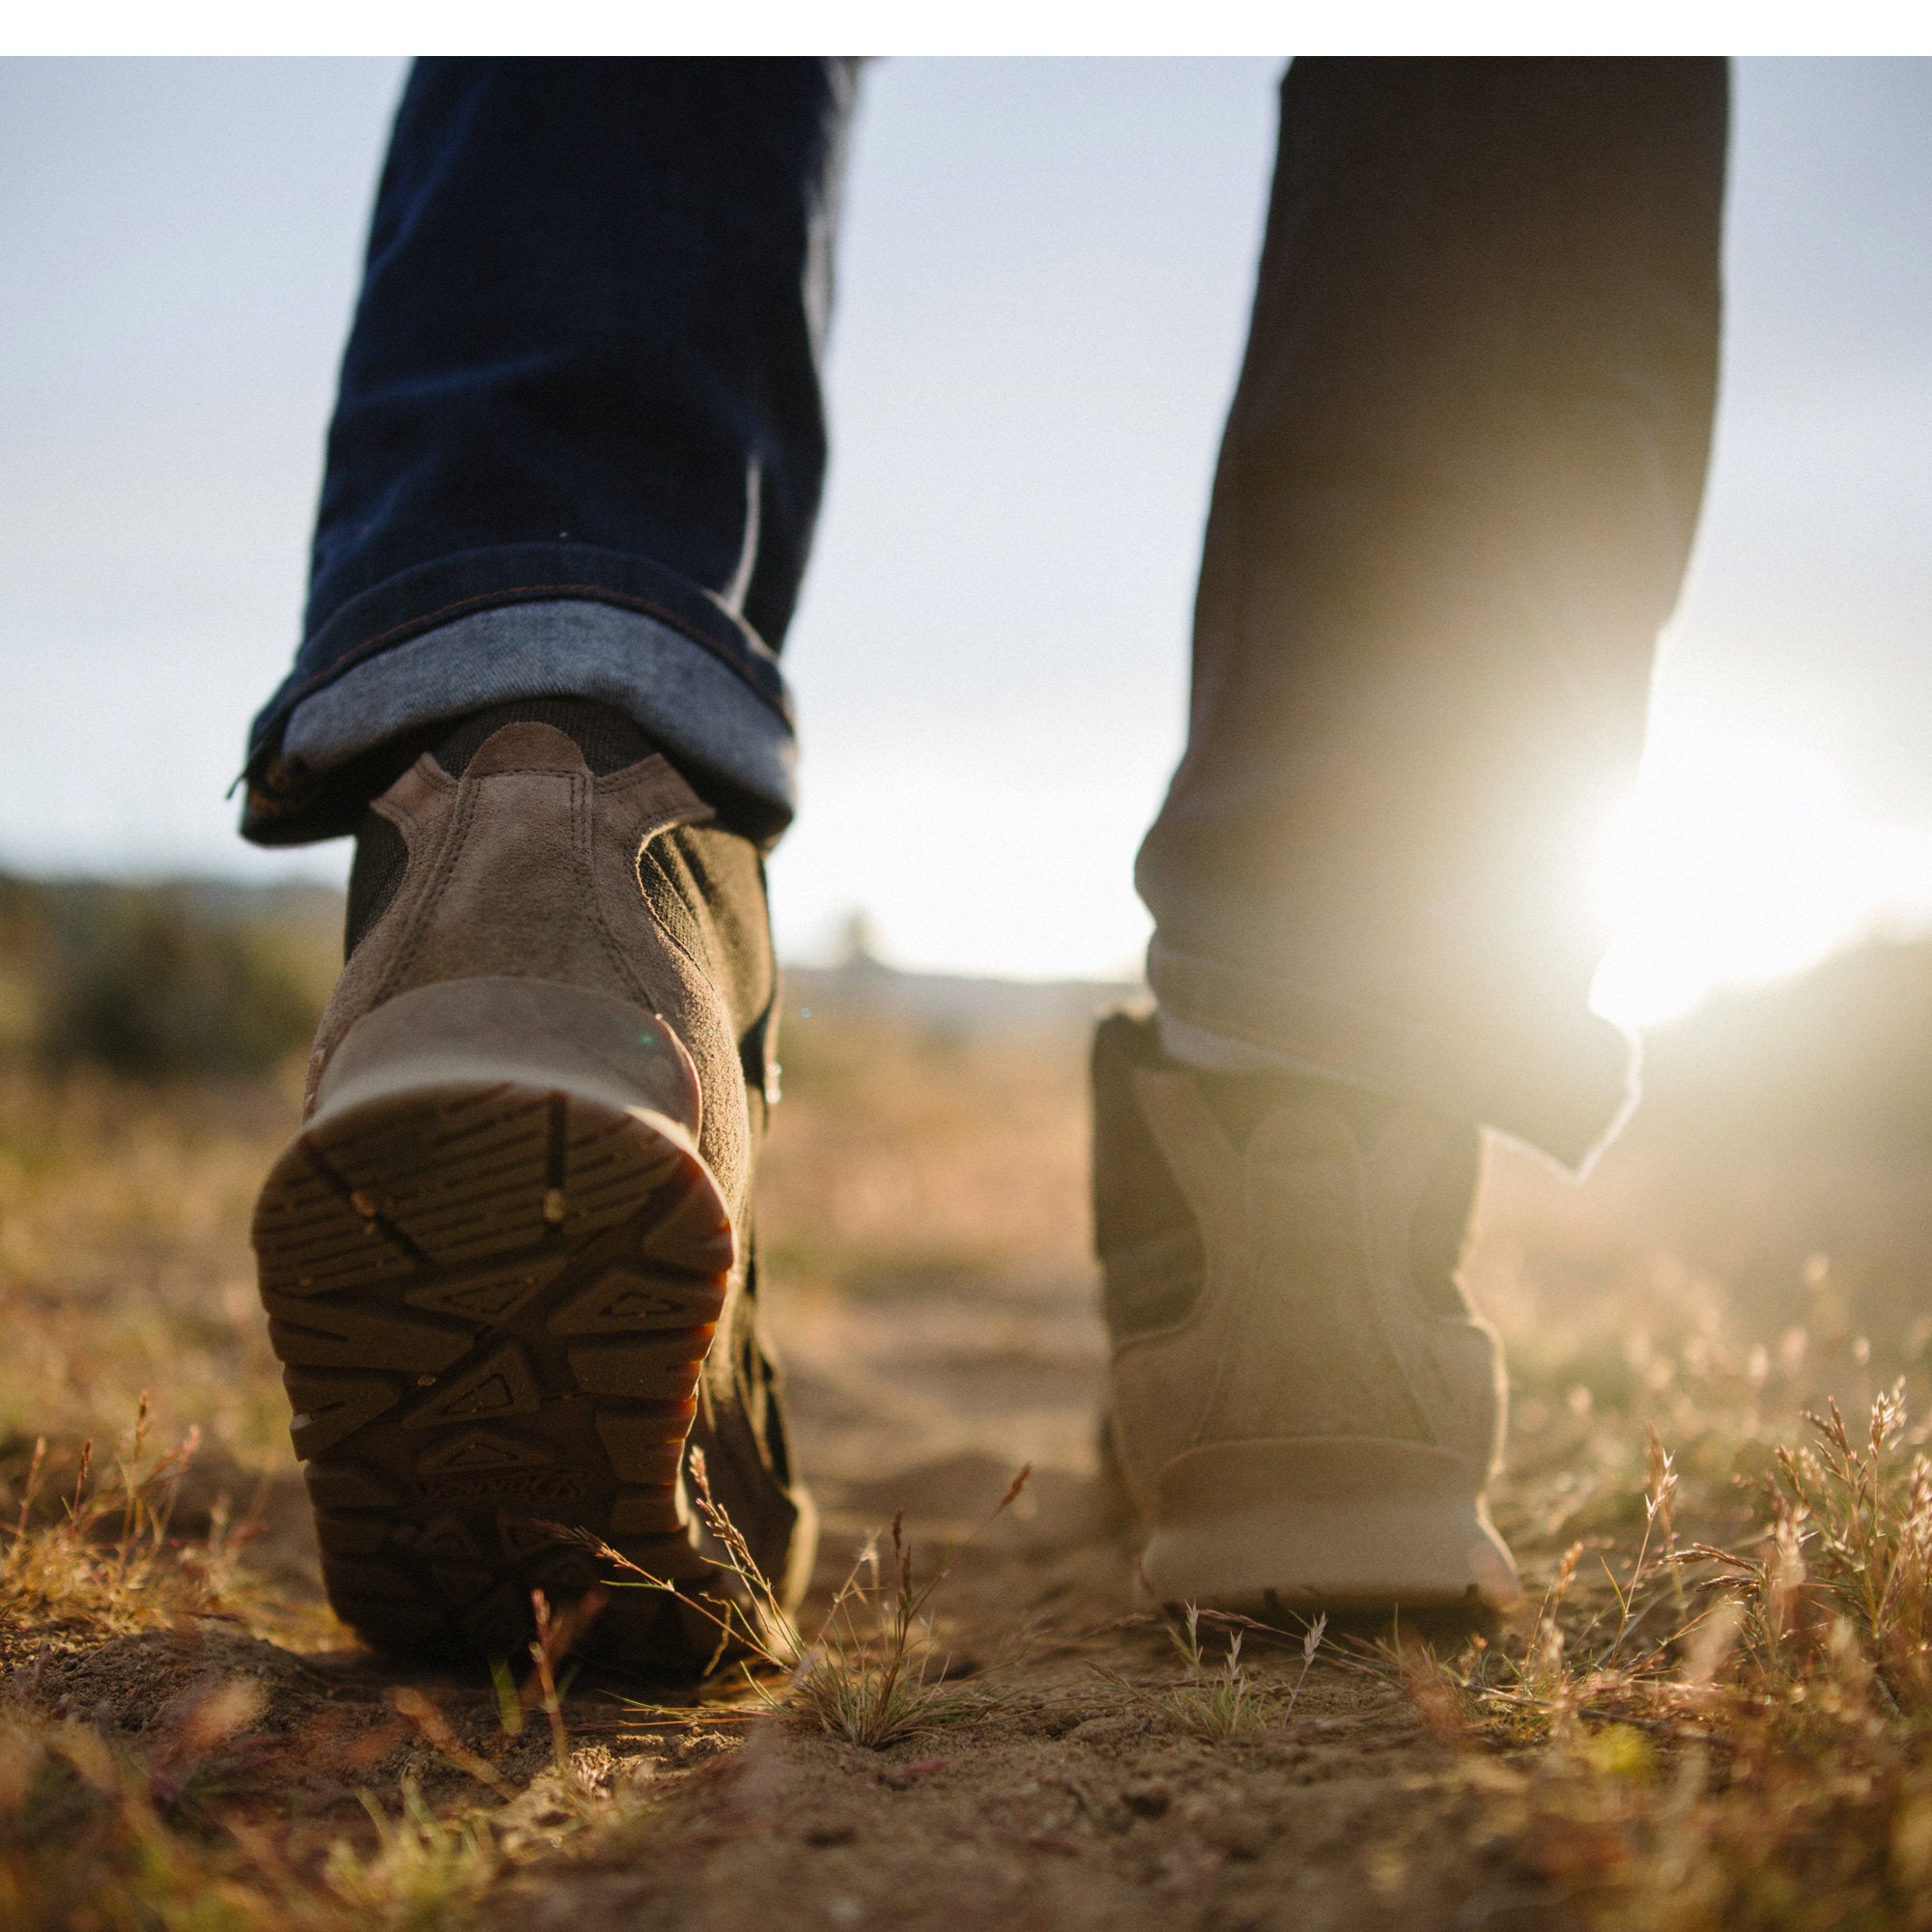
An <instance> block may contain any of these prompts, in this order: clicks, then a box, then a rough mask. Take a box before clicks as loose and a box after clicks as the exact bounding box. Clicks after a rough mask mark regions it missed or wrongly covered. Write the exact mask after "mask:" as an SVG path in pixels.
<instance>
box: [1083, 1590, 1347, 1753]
mask: <svg viewBox="0 0 1932 1932" xmlns="http://www.w3.org/2000/svg"><path fill="white" fill-rule="evenodd" d="M1203 1616H1204V1613H1203V1611H1202V1609H1201V1607H1200V1605H1197V1604H1189V1605H1187V1608H1186V1611H1185V1614H1184V1615H1183V1616H1182V1618H1181V1620H1180V1621H1179V1623H1176V1622H1174V1621H1172V1620H1171V1619H1170V1620H1169V1621H1168V1624H1167V1635H1168V1641H1169V1642H1171V1643H1172V1644H1173V1645H1174V1648H1175V1652H1176V1654H1177V1655H1178V1656H1179V1659H1180V1662H1181V1665H1182V1667H1183V1669H1184V1670H1185V1672H1186V1675H1185V1676H1184V1677H1182V1679H1181V1680H1180V1682H1179V1683H1178V1684H1166V1685H1162V1686H1161V1687H1160V1688H1159V1689H1157V1690H1149V1689H1148V1688H1147V1687H1146V1686H1145V1685H1140V1684H1135V1683H1133V1682H1132V1681H1131V1680H1129V1679H1128V1678H1125V1677H1123V1676H1122V1674H1121V1673H1120V1672H1119V1671H1118V1670H1112V1669H1109V1668H1108V1667H1107V1666H1106V1665H1105V1664H1099V1663H1096V1664H1094V1665H1093V1670H1094V1675H1095V1676H1097V1677H1102V1678H1104V1679H1105V1680H1106V1681H1107V1682H1108V1683H1109V1684H1112V1685H1115V1686H1116V1687H1118V1688H1119V1689H1120V1690H1124V1691H1126V1693H1127V1694H1128V1695H1129V1696H1130V1697H1132V1698H1133V1699H1134V1700H1135V1701H1136V1702H1137V1703H1141V1704H1145V1705H1147V1706H1148V1708H1149V1709H1150V1710H1151V1711H1153V1712H1155V1713H1156V1714H1157V1715H1158V1716H1159V1717H1161V1718H1163V1719H1166V1720H1167V1721H1168V1722H1169V1723H1171V1724H1173V1725H1175V1726H1176V1727H1177V1728H1179V1729H1180V1730H1182V1731H1185V1732H1186V1733H1187V1734H1188V1736H1189V1737H1195V1738H1199V1739H1201V1740H1202V1742H1203V1743H1205V1744H1231V1743H1234V1742H1236V1740H1238V1739H1241V1738H1255V1737H1263V1736H1265V1735H1266V1734H1267V1733H1268V1732H1269V1731H1270V1730H1272V1729H1274V1728H1276V1727H1277V1726H1279V1725H1281V1724H1285V1723H1286V1722H1287V1721H1288V1720H1289V1719H1290V1718H1292V1717H1293V1715H1294V1707H1295V1705H1296V1704H1297V1703H1299V1702H1300V1700H1301V1690H1302V1686H1303V1685H1305V1684H1306V1683H1307V1682H1308V1673H1309V1671H1310V1670H1312V1669H1313V1668H1314V1666H1315V1653H1316V1652H1317V1651H1318V1650H1320V1649H1321V1637H1322V1633H1323V1632H1324V1631H1326V1630H1327V1628H1328V1619H1327V1617H1326V1616H1325V1615H1324V1616H1318V1617H1317V1618H1316V1619H1315V1621H1314V1622H1313V1623H1311V1624H1310V1625H1309V1626H1308V1628H1307V1630H1305V1631H1304V1632H1303V1633H1302V1636H1301V1673H1300V1675H1299V1676H1297V1677H1296V1678H1295V1680H1294V1682H1293V1684H1292V1685H1291V1686H1290V1687H1289V1690H1288V1694H1287V1700H1286V1702H1285V1703H1284V1702H1281V1691H1280V1688H1279V1687H1278V1686H1276V1685H1270V1684H1261V1683H1257V1682H1256V1681H1255V1679H1253V1678H1252V1677H1250V1676H1249V1675H1248V1671H1247V1666H1246V1665H1245V1664H1243V1663H1242V1662H1241V1637H1242V1634H1243V1633H1244V1631H1245V1630H1265V1629H1267V1628H1268V1627H1267V1626H1265V1625H1262V1624H1256V1623H1254V1622H1252V1621H1251V1620H1250V1619H1249V1618H1246V1617H1233V1616H1225V1615H1220V1614H1217V1613H1215V1612H1211V1611H1210V1612H1208V1613H1206V1616H1207V1621H1208V1622H1209V1623H1213V1624H1218V1625H1220V1626H1221V1627H1222V1628H1223V1629H1224V1630H1225V1631H1226V1633H1227V1637H1228V1654H1227V1656H1226V1657H1224V1658H1223V1659H1222V1661H1221V1662H1220V1665H1219V1666H1218V1667H1214V1666H1211V1665H1210V1664H1209V1662H1208V1654H1207V1649H1206V1646H1205V1645H1204V1644H1203V1643H1202V1641H1201V1625H1202V1622H1203ZM1268 1634H1270V1635H1272V1634H1275V1633H1274V1632H1272V1631H1271V1630H1270V1631H1269V1633H1268ZM1277 1704H1279V1705H1280V1708H1279V1709H1277V1708H1276V1706H1277Z"/></svg>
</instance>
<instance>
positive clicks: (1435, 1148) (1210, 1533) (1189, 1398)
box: [1094, 1014, 1517, 1617]
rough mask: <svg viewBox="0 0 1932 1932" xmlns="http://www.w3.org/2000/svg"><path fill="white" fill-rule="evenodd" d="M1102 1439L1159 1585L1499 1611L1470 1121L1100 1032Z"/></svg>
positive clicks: (1121, 1032)
mask: <svg viewBox="0 0 1932 1932" xmlns="http://www.w3.org/2000/svg"><path fill="white" fill-rule="evenodd" d="M1479 1152H1480V1147H1479V1143H1478V1140H1477V1136H1476V1129H1475V1128H1473V1127H1470V1126H1466V1125H1465V1126H1461V1127H1457V1126H1454V1125H1452V1124H1451V1123H1447V1122H1439V1121H1435V1120H1431V1119H1428V1118H1425V1117H1423V1116H1421V1115H1419V1114H1415V1113H1411V1112H1409V1111H1407V1110H1405V1109H1403V1108H1401V1107H1399V1106H1397V1105H1396V1104H1394V1103H1393V1102H1385V1101H1380V1100H1377V1099H1375V1098H1373V1097H1372V1096H1369V1095H1350V1094H1346V1093H1345V1092H1342V1091H1340V1090H1336V1089H1333V1088H1325V1087H1323V1086H1322V1085H1321V1083H1317V1082H1314V1081H1297V1080H1293V1079H1289V1078H1281V1079H1276V1078H1274V1077H1272V1076H1256V1075H1246V1074H1243V1075H1235V1076H1227V1075H1213V1074H1203V1073H1199V1072H1196V1071H1194V1070H1192V1069H1190V1068H1188V1067H1185V1066H1181V1065H1177V1064H1176V1063H1175V1062H1173V1061H1171V1060H1169V1059H1167V1057H1166V1056H1165V1055H1164V1054H1163V1053H1162V1051H1161V1048H1160V1043H1159V1032H1158V1027H1157V1025H1156V1023H1155V1022H1154V1021H1153V1020H1151V1019H1148V1020H1139V1019H1134V1018H1131V1017H1129V1016H1128V1015H1126V1014H1115V1015H1113V1016H1112V1017H1111V1018H1109V1019H1106V1020H1104V1021H1102V1022H1101V1025H1100V1028H1099V1031H1098V1033H1097V1035H1096V1036H1095V1038H1094V1203H1095V1225H1096V1235H1097V1244H1098V1248H1099V1253H1100V1260H1101V1262H1102V1264H1103V1266H1104V1269H1105V1282H1106V1314H1107V1324H1108V1327H1109V1330H1110V1331H1111V1335H1112V1340H1113V1345H1114V1346H1113V1353H1112V1360H1111V1363H1110V1367H1109V1393H1108V1404H1109V1407H1108V1433H1109V1438H1110V1442H1111V1448H1112V1453H1113V1457H1114V1461H1115V1463H1116V1465H1117V1467H1118V1469H1119V1472H1120V1474H1121V1477H1122V1481H1123V1484H1124V1486H1125V1488H1126V1491H1127V1492H1128V1495H1129V1497H1130V1498H1131V1500H1132V1502H1133V1505H1134V1507H1135V1510H1136V1511H1137V1513H1138V1515H1139V1517H1140V1520H1141V1523H1142V1526H1143V1528H1144V1531H1145V1536H1146V1541H1145V1545H1144V1549H1143V1554H1142V1557H1141V1565H1140V1571H1141V1576H1142V1577H1143V1578H1144V1580H1145V1582H1146V1584H1147V1586H1148V1588H1149V1590H1150V1591H1151V1593H1152V1595H1153V1596H1154V1597H1155V1598H1156V1600H1158V1601H1159V1602H1161V1603H1163V1604H1168V1605H1182V1604H1194V1605H1201V1606H1204V1607H1214V1608H1218V1609H1227V1610H1236V1611H1240V1612H1244V1613H1246V1614H1249V1615H1254V1616H1261V1617H1267V1616H1270V1615H1274V1614H1277V1613H1280V1612H1282V1611H1292V1612H1295V1613H1299V1614H1303V1615H1306V1614H1311V1613H1313V1612H1315V1611H1318V1610H1383V1609H1387V1608H1389V1607H1391V1606H1402V1607H1414V1608H1442V1607H1447V1606H1461V1607H1470V1608H1475V1607H1483V1608H1500V1607H1502V1606H1503V1605H1506V1604H1507V1603H1509V1602H1510V1601H1511V1600H1512V1599H1513V1598H1514V1597H1515V1595H1516V1593H1517V1582H1516V1571H1515V1567H1514V1565H1513V1564H1512V1563H1511V1561H1510V1555H1509V1551H1508V1550H1507V1549H1506V1548H1504V1547H1503V1543H1502V1540H1501V1539H1500V1538H1499V1537H1498V1536H1497V1535H1496V1532H1495V1530H1494V1529H1493V1528H1492V1525H1491V1523H1490V1520H1489V1515H1488V1512H1487V1511H1486V1509H1485V1508H1484V1505H1483V1489H1484V1486H1485V1484H1486V1483H1487V1481H1488V1479H1489V1475H1490V1470H1491V1466H1492V1463H1493V1462H1494V1461H1495V1458H1496V1455H1497V1452H1498V1450H1499V1448H1500V1445H1501V1440H1502V1407H1503V1404H1502V1397H1503V1384H1502V1364H1501V1356H1500V1353H1499V1351H1498V1350H1497V1347H1496V1340H1495V1336H1494V1334H1493V1333H1492V1331H1491V1329H1490V1328H1489V1327H1488V1325H1487V1324H1486V1323H1484V1322H1482V1321H1479V1320H1478V1319H1477V1318H1476V1317H1475V1316H1474V1315H1473V1314H1471V1312H1470V1310H1469V1308H1468V1305H1467V1303H1466V1302H1465V1301H1464V1300H1463V1294H1462V1291H1461V1289H1460V1287H1459V1286H1458V1284H1457V1282H1456V1280H1455V1274H1454V1270H1455V1267H1456V1264H1457V1262H1458V1259H1459V1255H1460V1249H1461V1246H1462V1240H1463V1230H1464V1227H1465V1224H1466V1222H1467V1219H1468V1214H1469V1208H1470V1205H1471V1202H1472V1200H1473V1198H1474V1193H1475V1187H1476V1179H1477V1168H1478V1164H1479V1162H1478V1156H1479Z"/></svg>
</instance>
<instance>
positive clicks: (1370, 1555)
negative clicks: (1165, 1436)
mask: <svg viewBox="0 0 1932 1932" xmlns="http://www.w3.org/2000/svg"><path fill="white" fill-rule="evenodd" d="M1142 1569H1143V1571H1144V1573H1145V1575H1146V1577H1147V1582H1148V1586H1149V1588H1150V1589H1151V1591H1152V1593H1153V1595H1154V1596H1155V1597H1156V1598H1157V1599H1158V1600H1159V1601H1160V1602H1162V1603H1164V1604H1177V1605H1178V1604H1197V1605H1204V1606H1209V1605H1211V1606H1213V1607H1216V1608H1221V1609H1231V1610H1243V1611H1247V1612H1249V1613H1250V1614H1257V1615H1265V1614H1267V1613H1268V1612H1270V1611H1272V1610H1276V1609H1295V1610H1305V1611H1310V1612H1312V1611H1314V1610H1319V1609H1336V1610H1344V1609H1356V1608H1362V1609H1373V1608H1380V1607H1383V1606H1386V1605H1415V1606H1418V1607H1423V1606H1430V1605H1453V1604H1463V1603H1469V1602H1477V1603H1481V1604H1485V1605H1489V1606H1490V1607H1492V1608H1501V1607H1503V1606H1504V1605H1507V1604H1508V1603H1509V1602H1511V1601H1512V1600H1513V1599H1514V1598H1515V1596H1516V1595H1517V1582H1516V1574H1515V1569H1514V1566H1513V1565H1512V1564H1511V1562H1510V1559H1509V1555H1508V1552H1507V1550H1506V1549H1505V1548H1504V1547H1503V1544H1502V1541H1501V1539H1500V1538H1499V1537H1498V1536H1497V1535H1496V1532H1495V1530H1494V1528H1493V1527H1492V1524H1491V1522H1490V1520H1489V1516H1488V1513H1487V1512H1486V1511H1485V1509H1484V1507H1483V1504H1482V1499H1481V1482H1480V1479H1479V1475H1478V1472H1477V1471H1476V1470H1475V1469H1474V1468H1472V1467H1471V1465H1470V1464H1469V1463H1467V1462H1466V1461H1465V1460H1464V1459H1463V1457H1461V1456H1458V1455H1456V1454H1454V1453H1453V1452H1451V1451H1449V1450H1446V1449H1440V1448H1436V1447H1435V1446H1434V1445H1432V1444H1430V1443H1426V1442H1405V1441H1400V1440H1390V1439H1387V1438H1382V1437H1375V1436H1360V1437H1349V1436H1319V1437H1276V1438H1264V1439H1261V1440H1254V1441H1240V1442H1217V1443H1208V1444H1206V1445H1204V1446H1202V1447H1199V1448H1195V1449H1190V1450H1187V1451H1186V1452H1184V1453H1183V1454H1181V1455H1179V1456H1178V1457H1176V1458H1175V1459H1174V1461H1173V1462H1171V1463H1168V1465H1167V1466H1166V1467H1165V1468H1164V1469H1163V1470H1162V1471H1161V1472H1160V1476H1159V1478H1158V1480H1157V1482H1156V1484H1155V1486H1154V1493H1153V1497H1152V1507H1151V1521H1150V1535H1149V1540H1148V1545H1147V1549H1146V1552H1145V1554H1144V1556H1143V1558H1142Z"/></svg>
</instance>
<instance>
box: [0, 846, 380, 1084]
mask: <svg viewBox="0 0 1932 1932" xmlns="http://www.w3.org/2000/svg"><path fill="white" fill-rule="evenodd" d="M341 908H342V901H341V898H340V896H339V895H337V894H335V893H332V892H329V891H327V889H326V888H322V887H310V886H287V887H267V888H263V887H249V886H237V885H228V884H223V883H220V882H215V881H193V880H177V881H170V882H166V883H163V884H157V885H128V884H119V883H107V882H103V881H98V880H43V879H25V878H18V877H12V876H8V875H6V874H4V873H0V1064H6V1063H9V1062H11V1063H14V1064H15V1065H18V1064H30V1065H41V1066H47V1067H53V1068H65V1067H70V1066H74V1065H99V1066H104V1067H107V1068H109V1069H111V1070H112V1071H114V1072H117V1073H121V1074H125V1075H128V1076H131V1077H133V1078H137V1079H144V1080H162V1079H167V1078H171V1077H176V1076H180V1075H184V1074H259V1073H264V1072H267V1071H268V1070H269V1069H270V1067H272V1066H274V1065H276V1064H277V1063H279V1062H281V1061H283V1060H285V1059H286V1058H288V1056H290V1055H291V1054H296V1053H302V1052H305V1051H306V1049H307V1047H308V1043H309V1037H310V1036H311V1034H312V1033H313V1032H314V1029H315V1022H316V1018H317V1016H318V1014H319V1013H320V1012H321V1010H322V1005H323V1002H324V1000H325V999H326V998H327V993H328V987H329V982H330V980H331V979H332V977H333V975H334V973H335V971H336V968H337V966H338V965H339V962H340V958H341V952H340V946H341V924H342V910H341Z"/></svg>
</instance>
